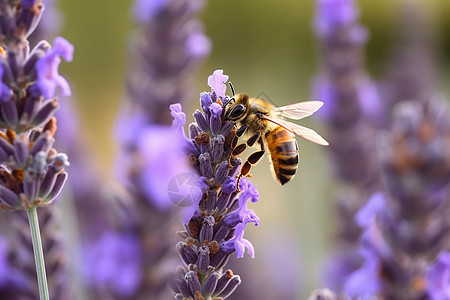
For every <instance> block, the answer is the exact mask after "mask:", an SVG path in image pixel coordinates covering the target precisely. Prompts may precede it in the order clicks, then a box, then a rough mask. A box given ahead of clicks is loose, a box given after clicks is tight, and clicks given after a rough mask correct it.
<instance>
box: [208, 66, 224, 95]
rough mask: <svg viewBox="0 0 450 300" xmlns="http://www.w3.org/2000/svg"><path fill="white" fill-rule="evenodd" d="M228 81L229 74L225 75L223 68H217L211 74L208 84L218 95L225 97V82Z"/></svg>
mask: <svg viewBox="0 0 450 300" xmlns="http://www.w3.org/2000/svg"><path fill="white" fill-rule="evenodd" d="M227 81H228V75H223V70H215V71H214V72H213V74H212V75H211V76H209V77H208V85H209V86H210V87H211V89H212V90H213V91H214V92H216V95H217V97H219V98H223V97H225V92H226V91H227V86H226V84H225V82H227Z"/></svg>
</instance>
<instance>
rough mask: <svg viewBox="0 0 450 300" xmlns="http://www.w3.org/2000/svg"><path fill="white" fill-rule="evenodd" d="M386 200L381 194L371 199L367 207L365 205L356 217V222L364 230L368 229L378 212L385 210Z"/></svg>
mask: <svg viewBox="0 0 450 300" xmlns="http://www.w3.org/2000/svg"><path fill="white" fill-rule="evenodd" d="M384 203H385V198H384V195H383V194H381V193H376V194H374V195H373V196H372V197H370V199H369V201H367V203H366V205H364V206H363V207H362V208H361V209H360V210H359V211H358V212H357V213H356V216H355V222H356V223H357V224H358V225H359V226H360V227H363V228H367V227H368V226H369V225H370V224H371V223H372V221H373V220H374V218H375V216H376V215H377V213H378V212H380V211H381V210H382V209H383V208H384Z"/></svg>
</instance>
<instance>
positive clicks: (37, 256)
mask: <svg viewBox="0 0 450 300" xmlns="http://www.w3.org/2000/svg"><path fill="white" fill-rule="evenodd" d="M27 213H28V220H29V221H30V232H31V240H32V242H33V252H34V261H35V262H36V273H37V279H38V287H39V297H40V299H46V300H48V299H49V294H48V285H47V274H46V273H45V263H44V252H43V250H42V242H41V233H40V231H39V220H38V216H37V209H36V207H33V208H30V209H29V210H28V211H27Z"/></svg>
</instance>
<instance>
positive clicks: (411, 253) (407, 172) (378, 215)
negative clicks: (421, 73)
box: [346, 99, 450, 299]
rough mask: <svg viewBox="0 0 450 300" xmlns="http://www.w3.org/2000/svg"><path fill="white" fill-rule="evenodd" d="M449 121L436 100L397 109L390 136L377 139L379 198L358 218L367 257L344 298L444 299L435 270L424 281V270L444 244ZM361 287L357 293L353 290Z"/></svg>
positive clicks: (449, 165)
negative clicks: (380, 175) (381, 184)
mask: <svg viewBox="0 0 450 300" xmlns="http://www.w3.org/2000/svg"><path fill="white" fill-rule="evenodd" d="M447 114H448V108H447V106H446V104H445V103H444V102H442V101H439V100H438V99H432V100H430V101H423V102H415V103H414V102H409V103H408V102H406V103H402V102H401V103H399V104H397V106H396V107H395V110H394V121H393V125H392V126H393V128H392V129H391V131H390V132H389V133H384V134H382V135H381V136H380V139H379V147H378V148H379V157H380V158H381V162H382V166H383V175H384V177H385V179H386V180H385V183H386V185H385V192H384V193H383V194H377V195H375V196H374V197H372V199H371V201H369V203H368V204H367V205H366V207H364V208H363V209H362V210H361V211H360V212H359V213H358V215H357V222H358V223H359V225H360V226H362V227H363V229H364V234H363V236H362V251H364V253H366V255H365V265H364V267H363V268H362V269H360V270H357V271H355V272H354V273H353V274H352V275H351V276H350V277H349V279H348V281H347V283H346V291H347V292H348V294H349V296H357V295H360V296H366V297H369V296H375V295H379V296H381V297H382V298H383V299H423V297H424V296H425V294H426V293H427V291H428V294H430V295H438V294H439V293H441V292H442V291H443V290H442V289H440V288H438V287H437V286H436V285H434V284H435V283H437V282H438V281H437V278H438V277H437V276H439V275H435V274H436V273H437V271H436V270H438V269H437V268H436V267H434V266H433V267H432V268H431V269H430V271H429V273H428V275H427V266H428V265H429V264H430V259H432V258H433V257H435V256H436V255H437V254H438V252H439V250H440V249H442V247H443V246H444V245H445V243H446V241H447V238H448V236H447V232H448V228H449V224H448V221H447V220H446V219H445V217H444V216H443V214H442V212H443V211H447V209H448V201H447V198H448V193H449V187H450V160H449V157H450V153H449V151H448V149H447V147H446V146H445V145H447V144H448V142H449V140H450V123H449V122H448V120H447V119H445V116H446V115H447ZM441 259H443V260H442V262H444V261H445V256H442V257H441ZM439 263H441V260H440V261H439ZM427 276H428V280H427ZM443 276H445V275H443ZM430 278H433V279H434V280H430ZM444 278H445V277H442V279H443V280H445V279H444ZM363 281H364V282H365V283H366V284H365V285H364V289H361V287H362V285H359V286H358V284H357V283H358V282H363ZM433 293H436V294H433ZM444 293H445V292H444ZM432 297H434V296H432ZM437 299H445V297H444V298H437Z"/></svg>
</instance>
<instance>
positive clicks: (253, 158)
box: [237, 150, 265, 191]
mask: <svg viewBox="0 0 450 300" xmlns="http://www.w3.org/2000/svg"><path fill="white" fill-rule="evenodd" d="M264 153H265V151H264V150H261V151H257V152H255V153H252V155H250V156H249V157H248V158H247V160H246V161H245V163H244V164H243V165H242V167H241V173H240V174H239V176H238V179H237V186H238V191H240V189H239V181H240V179H241V177H244V176H247V175H249V174H248V173H249V172H250V169H251V168H252V165H254V164H256V163H257V162H258V161H259V160H260V159H261V157H263V155H264Z"/></svg>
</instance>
